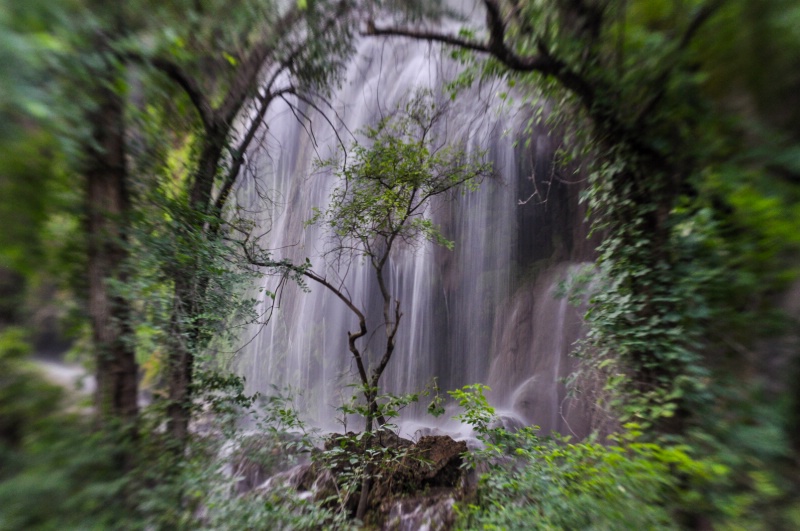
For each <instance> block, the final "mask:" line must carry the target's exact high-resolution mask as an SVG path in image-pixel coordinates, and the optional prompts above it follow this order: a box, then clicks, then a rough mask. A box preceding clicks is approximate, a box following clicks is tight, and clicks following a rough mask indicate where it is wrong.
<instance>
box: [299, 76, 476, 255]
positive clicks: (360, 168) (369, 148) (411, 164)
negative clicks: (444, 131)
mask: <svg viewBox="0 0 800 531" xmlns="http://www.w3.org/2000/svg"><path fill="white" fill-rule="evenodd" d="M445 112H447V109H446V107H445V108H442V107H437V104H436V102H434V101H433V98H432V97H431V95H430V94H429V93H428V92H425V91H422V92H419V93H417V94H416V95H415V96H414V97H413V98H412V99H411V100H410V101H409V102H408V103H407V104H406V105H405V107H404V108H403V109H399V110H398V111H396V112H395V113H392V114H390V115H389V116H387V117H384V118H383V119H381V120H380V121H379V122H378V124H377V125H376V126H374V127H367V128H366V129H365V130H364V131H363V132H362V134H363V136H364V139H365V142H364V143H363V144H362V143H356V144H354V145H353V146H352V147H351V149H350V151H349V153H348V154H347V158H346V160H345V162H344V164H343V165H342V167H341V169H340V170H339V171H337V177H338V179H339V181H340V184H339V185H337V187H336V188H335V189H334V191H333V193H332V194H331V202H330V204H329V206H328V207H327V209H326V210H325V212H322V211H320V210H317V211H316V212H315V215H314V217H313V218H312V219H311V220H309V223H319V224H324V225H325V226H327V227H328V228H329V229H330V231H331V233H332V234H333V235H334V236H335V237H336V238H337V239H338V242H337V244H336V247H335V248H336V249H337V251H338V252H340V253H341V252H343V251H351V250H352V251H353V252H355V254H360V255H362V256H365V257H366V258H369V259H370V260H371V261H373V263H374V264H377V262H378V261H379V260H380V258H382V257H383V255H384V254H385V252H386V251H384V249H383V248H384V247H388V248H389V249H391V246H392V244H393V243H394V241H395V240H399V241H402V242H403V243H405V244H407V245H411V246H414V245H417V244H419V243H421V242H423V241H430V242H433V243H436V244H438V245H443V246H445V247H448V248H452V246H453V243H452V242H450V241H449V240H447V239H446V238H445V237H444V236H443V235H442V234H441V232H440V231H439V229H438V227H436V225H435V224H434V223H433V220H432V219H431V217H430V213H429V210H430V209H431V207H432V206H433V205H432V204H431V203H432V200H433V198H434V197H437V196H441V195H443V194H446V193H448V192H455V191H457V190H462V189H463V190H466V191H471V190H475V189H476V188H477V186H478V185H479V184H480V182H481V180H482V179H483V178H484V177H486V176H488V175H489V174H490V173H491V165H490V164H489V163H487V162H484V161H483V160H482V159H483V158H484V153H482V152H478V153H474V154H469V153H467V152H466V151H465V150H464V149H463V148H461V147H458V146H450V145H444V144H443V143H442V142H441V141H440V140H439V139H438V135H437V131H436V127H437V125H438V123H439V122H440V120H441V118H442V117H443V116H444V113H445ZM321 165H322V166H323V167H325V166H332V167H337V168H338V166H339V163H338V161H336V160H330V161H324V162H322V163H321ZM463 190H462V191H463Z"/></svg>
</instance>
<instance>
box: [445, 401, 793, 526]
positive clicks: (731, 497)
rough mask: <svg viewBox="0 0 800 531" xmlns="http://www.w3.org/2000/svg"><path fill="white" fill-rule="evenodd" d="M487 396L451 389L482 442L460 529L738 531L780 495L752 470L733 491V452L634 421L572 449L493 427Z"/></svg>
mask: <svg viewBox="0 0 800 531" xmlns="http://www.w3.org/2000/svg"><path fill="white" fill-rule="evenodd" d="M483 390H484V387H483V386H466V387H465V388H463V389H462V390H458V391H455V392H453V394H454V396H457V397H458V398H459V402H460V404H461V406H462V407H463V408H464V412H463V413H461V414H460V415H459V417H458V418H460V419H462V420H463V421H465V422H470V423H471V424H472V425H473V427H474V428H475V431H476V432H477V433H478V438H479V440H480V441H481V442H482V443H483V448H482V449H480V450H477V451H475V452H473V454H472V456H471V463H472V466H475V467H477V469H478V470H480V471H482V473H481V474H480V480H479V483H478V486H477V491H476V492H475V494H474V496H473V498H472V499H468V500H466V502H464V503H460V504H459V505H458V507H457V510H458V512H459V515H460V520H459V523H458V527H459V528H463V529H477V528H480V529H620V528H626V529H628V528H630V529H642V528H646V529H683V528H686V527H687V526H689V525H692V524H691V522H695V523H697V522H698V521H699V520H697V518H701V519H702V521H705V522H709V523H712V525H715V528H717V527H716V526H719V528H721V529H729V528H730V529H741V528H743V527H741V526H742V524H743V520H742V518H743V517H744V515H746V514H748V513H749V512H750V511H752V510H754V509H755V508H756V507H757V505H758V501H757V500H759V499H761V500H764V499H767V498H769V497H770V496H780V494H778V492H779V491H778V490H777V488H776V487H775V486H774V484H773V483H771V481H772V480H771V479H770V478H769V476H766V475H764V472H763V471H762V472H756V471H753V472H751V474H752V476H751V479H753V480H754V486H753V488H752V490H750V491H749V492H748V493H746V494H745V493H743V492H741V491H737V490H736V489H735V488H731V480H732V479H733V477H734V476H735V475H737V474H738V472H737V468H736V467H739V466H741V465H742V464H743V463H741V462H739V463H733V462H729V461H727V458H728V456H729V455H730V454H724V453H719V454H717V455H715V456H714V457H704V455H705V454H706V452H705V451H704V450H701V449H700V448H698V447H694V446H690V445H688V444H685V443H682V444H675V443H669V442H663V441H662V442H647V441H644V440H643V438H642V436H643V432H642V431H641V429H640V428H639V427H638V426H636V425H635V424H628V425H626V426H624V428H623V429H622V430H621V431H620V432H619V433H617V434H616V435H614V436H611V437H609V438H608V440H607V441H605V442H601V441H599V440H598V439H597V438H595V437H590V438H588V439H586V440H584V441H581V442H577V443H576V442H572V441H570V440H569V438H562V437H558V436H556V437H553V438H544V437H540V436H539V435H538V434H537V429H538V428H537V427H535V426H532V427H525V428H522V429H520V430H518V431H516V432H513V433H512V432H508V431H506V430H505V429H503V428H502V427H492V422H491V420H492V419H493V417H494V414H493V411H492V408H491V407H490V406H489V405H488V402H487V401H486V400H485V397H483ZM494 424H495V425H497V424H496V423H494ZM726 461H727V462H726ZM701 515H702V516H701ZM796 516H797V515H794V516H792V514H791V511H786V512H785V513H784V515H783V518H786V519H785V520H780V519H776V520H773V521H772V523H773V525H780V526H789V527H791V523H790V522H792V520H791V518H796ZM753 524H754V525H755V522H753ZM744 527H747V528H749V526H747V525H745V526H744Z"/></svg>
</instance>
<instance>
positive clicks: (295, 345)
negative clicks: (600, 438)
mask: <svg viewBox="0 0 800 531" xmlns="http://www.w3.org/2000/svg"><path fill="white" fill-rule="evenodd" d="M456 73H457V65H454V64H452V63H451V62H449V61H442V60H440V58H439V57H438V48H437V47H431V46H429V45H427V44H424V43H418V42H408V41H400V40H394V41H382V40H375V39H372V40H364V41H362V42H361V44H360V47H359V53H358V55H357V58H356V59H355V60H354V61H353V62H352V64H351V66H350V68H349V71H348V73H347V78H346V82H345V83H344V85H343V87H342V89H341V90H340V91H339V92H338V93H337V94H336V95H335V97H334V100H333V108H334V109H335V110H336V116H333V114H331V115H330V116H328V117H327V120H325V119H322V117H317V118H315V119H314V122H313V125H312V127H308V126H305V127H304V126H303V125H301V124H300V123H299V122H298V121H297V120H296V119H295V116H293V114H292V113H291V112H289V110H288V109H287V108H283V109H278V108H275V109H273V112H272V115H271V116H270V117H269V119H268V123H270V124H271V127H270V130H269V133H268V135H267V136H265V142H264V143H263V147H262V148H261V151H260V152H259V153H258V154H257V157H258V159H259V160H258V164H257V166H258V167H259V168H260V170H261V174H260V175H259V176H258V178H257V179H255V180H249V181H248V182H247V183H246V184H244V185H242V186H241V187H240V189H239V190H238V199H239V203H240V204H241V205H244V206H245V207H247V208H248V209H250V210H252V211H256V210H260V213H259V214H258V215H255V217H256V219H257V222H258V224H259V225H260V227H259V228H258V229H257V230H256V232H258V231H259V230H260V231H261V232H267V231H269V234H268V235H267V236H265V237H264V238H263V239H262V241H261V245H262V246H264V247H268V248H270V249H275V250H276V251H275V255H277V256H278V257H285V258H289V259H291V260H293V261H295V262H303V261H304V260H305V259H306V258H308V259H310V261H311V263H312V264H313V268H314V270H315V271H316V272H318V273H320V274H323V275H326V276H327V277H328V278H329V279H341V280H342V282H343V285H344V286H345V287H346V288H347V290H348V291H349V293H350V294H351V296H352V297H353V300H354V302H355V303H356V304H357V305H358V306H359V307H361V308H363V309H365V310H366V311H365V313H366V314H367V316H368V326H369V329H370V334H369V335H368V336H366V337H365V338H363V339H362V340H361V341H363V342H364V343H363V344H365V345H368V346H367V347H366V350H367V352H368V355H372V356H373V362H374V361H375V356H377V355H379V353H380V352H378V353H375V354H373V353H372V352H371V351H370V348H371V347H373V346H374V348H375V350H377V351H380V348H381V346H382V344H383V341H384V338H383V336H384V331H383V329H382V328H381V327H380V324H381V322H382V321H381V317H382V312H381V299H380V296H379V292H378V288H377V285H376V282H375V281H374V279H373V278H372V271H371V270H370V268H369V267H368V266H367V265H365V264H362V263H360V261H359V260H356V261H355V262H353V263H346V264H344V263H343V264H340V265H339V267H338V269H337V267H335V264H326V257H325V251H326V243H327V240H326V237H325V233H324V231H323V230H322V229H320V228H318V227H314V226H306V223H305V222H306V220H308V219H309V218H311V216H312V209H313V207H319V208H323V209H324V208H325V206H326V204H327V200H328V199H327V198H328V194H329V193H330V191H331V190H332V188H333V186H334V181H335V179H334V177H333V176H332V175H330V174H329V173H321V172H319V171H317V170H315V166H314V161H315V159H317V158H318V157H320V156H321V157H323V158H325V157H327V156H330V155H331V154H332V153H333V151H335V149H336V148H337V145H338V144H337V139H338V138H341V139H343V140H344V141H345V143H347V142H348V138H352V137H350V136H349V135H350V132H355V131H357V130H358V129H359V128H361V127H363V126H366V125H374V124H375V123H376V122H377V121H378V120H379V119H380V117H381V116H383V115H385V113H386V112H388V111H390V110H391V109H393V108H395V107H396V106H397V105H401V104H403V103H404V102H405V101H406V99H407V98H408V97H409V96H410V95H412V94H413V93H414V91H415V90H416V89H418V88H420V87H427V88H430V89H432V90H433V92H434V94H436V95H438V96H440V99H441V100H442V101H443V102H444V101H445V100H447V98H446V97H441V87H442V86H443V84H444V83H445V82H446V81H448V80H449V79H451V78H452V76H453V75H455V74H456ZM501 88H502V87H498V86H483V87H479V88H475V89H473V90H472V91H471V92H469V93H465V94H461V95H460V96H459V97H458V98H457V100H456V102H454V103H453V104H452V108H451V109H450V110H449V112H448V115H447V118H446V120H445V121H444V122H443V123H442V124H441V127H440V128H439V133H440V134H441V135H442V136H446V138H447V140H448V141H449V142H458V143H461V144H462V145H464V146H466V148H467V149H468V150H472V151H474V150H478V149H484V150H486V151H487V156H488V157H489V159H490V160H491V162H492V163H493V165H494V169H495V172H496V173H497V177H496V178H494V179H491V180H488V181H485V182H484V183H483V185H482V186H481V188H480V190H479V191H477V192H472V193H466V194H465V195H463V196H462V197H459V198H457V199H456V200H454V201H451V202H442V203H440V204H437V205H436V207H437V208H436V211H435V213H434V215H433V217H434V220H435V222H436V223H437V224H439V225H440V226H441V227H442V231H443V233H444V235H445V236H446V237H447V238H449V239H451V240H453V241H454V242H455V248H454V250H453V251H449V250H447V249H445V248H440V247H435V246H433V245H430V244H425V245H420V246H419V247H418V248H417V249H409V248H398V249H397V250H396V252H395V253H394V255H393V256H392V259H391V262H390V264H389V266H388V267H389V269H388V270H389V274H388V278H389V281H390V283H391V288H390V289H391V291H392V293H393V295H394V296H395V297H396V299H397V300H399V301H400V304H401V308H402V312H403V318H402V321H401V325H400V330H399V333H398V338H397V347H396V351H395V354H394V357H393V359H392V360H391V362H390V364H389V366H388V368H387V371H386V373H385V374H384V377H383V379H382V382H381V385H382V391H384V392H386V391H388V392H393V393H406V392H415V391H419V390H421V389H422V388H424V387H425V385H426V384H428V383H429V382H430V381H431V380H432V378H434V377H436V378H437V380H438V385H439V387H440V388H441V389H453V388H457V387H461V386H463V385H465V384H470V383H478V382H480V383H486V384H489V385H490V386H491V387H492V388H493V391H492V394H491V395H490V399H491V401H492V402H493V403H494V404H496V405H498V406H500V407H501V408H505V410H507V411H509V413H510V414H513V415H516V416H518V417H521V419H523V421H524V422H530V423H535V424H538V425H540V426H541V427H542V428H543V430H545V431H549V430H559V431H565V432H566V431H571V432H573V433H578V434H580V433H582V432H583V431H584V430H585V421H584V414H583V413H582V412H581V411H580V408H576V407H574V405H570V404H568V405H567V406H566V407H564V404H565V403H566V402H565V401H566V397H565V390H564V387H563V385H562V384H560V383H559V382H558V380H559V378H563V377H565V376H566V375H568V374H569V372H570V370H571V366H572V365H571V360H570V359H569V358H568V353H569V351H570V350H571V346H572V344H573V342H574V341H575V339H576V338H577V337H578V336H579V334H580V316H579V312H578V311H577V309H575V308H573V307H571V306H568V305H567V303H566V300H564V299H556V298H555V297H554V292H553V290H554V286H555V285H556V284H557V283H558V282H559V281H561V280H563V279H564V278H565V277H566V275H568V274H569V271H570V269H571V268H572V267H574V266H571V265H570V263H574V262H575V261H577V260H582V259H583V260H585V259H587V258H589V257H590V256H589V255H590V252H591V251H587V250H586V249H588V248H589V246H588V245H585V244H581V243H580V240H581V238H583V240H585V233H584V232H583V231H584V229H583V228H582V226H581V219H582V215H581V213H580V210H579V209H578V207H577V193H576V191H575V190H568V189H567V188H565V187H564V186H563V185H562V186H561V188H559V189H558V190H561V191H560V192H558V190H557V189H556V188H557V187H556V186H555V185H553V183H552V181H553V177H552V175H551V174H552V171H551V170H552V160H553V152H554V148H553V146H552V141H551V139H550V138H549V136H548V134H547V132H546V131H545V130H543V129H541V128H539V127H536V128H535V130H534V132H533V133H531V132H530V131H529V132H527V133H524V130H525V124H526V118H527V116H526V115H525V113H523V112H521V111H519V110H513V109H512V110H509V109H506V110H505V111H501V110H500V109H499V108H498V103H499V102H500V99H499V98H498V97H497V92H499V91H500V90H501ZM328 120H330V121H331V122H333V123H335V124H336V125H337V131H336V134H334V131H333V129H332V128H331V127H330V125H329V123H328ZM309 132H313V134H314V135H315V137H314V138H315V140H316V143H315V142H314V141H313V140H312V136H311V135H310V134H309ZM525 138H530V140H531V141H530V142H529V143H526V142H524V141H520V142H519V143H517V142H515V140H524V139H525ZM527 145H529V146H530V147H523V146H527ZM532 176H535V180H532V179H531V177H532ZM551 185H552V186H551ZM543 186H549V187H550V188H549V189H550V190H555V191H554V192H553V194H552V196H551V195H550V194H548V196H547V198H546V199H547V201H544V199H545V197H544V196H543V195H542V194H541V190H540V194H539V195H538V196H536V198H535V199H534V200H531V201H529V202H527V203H526V204H524V205H522V204H520V200H521V199H526V198H528V197H529V196H531V195H532V193H533V191H534V190H535V189H536V190H539V187H543ZM264 196H268V197H269V198H270V199H271V202H270V203H268V204H267V205H266V206H265V204H264V202H263V201H262V198H263V197H264ZM537 209H538V210H537ZM556 225H561V226H556ZM536 271H538V272H536ZM534 273H535V274H534ZM275 282H276V279H275V278H273V277H267V278H266V279H265V284H264V286H262V287H263V288H264V289H266V290H270V291H274V290H275ZM308 289H309V290H310V291H309V292H305V291H303V290H302V289H300V288H299V287H297V286H295V285H288V286H287V287H286V288H285V289H284V290H283V291H282V293H280V294H279V297H278V299H277V301H276V302H277V305H276V308H275V309H274V312H273V313H272V317H271V320H270V321H269V324H268V325H267V326H265V327H263V329H258V330H256V329H253V330H251V331H250V334H251V336H252V340H251V341H249V343H248V344H247V346H246V347H245V348H244V349H243V350H242V351H241V355H240V358H239V360H238V369H239V371H240V372H241V373H242V374H243V375H244V376H245V377H246V381H247V384H248V388H249V390H250V391H261V392H262V393H269V392H270V391H271V388H272V386H275V387H278V388H284V387H286V386H291V387H292V388H294V389H295V391H296V392H298V391H299V392H300V393H301V396H302V398H301V400H300V403H301V406H302V407H303V408H304V409H305V410H306V413H307V414H308V416H309V418H310V420H311V421H312V422H315V423H317V424H318V425H320V426H322V427H323V428H327V429H340V428H341V426H338V425H337V424H336V422H335V421H334V419H335V417H336V411H335V408H336V407H337V406H338V405H340V404H341V403H342V401H343V398H344V397H345V396H349V395H351V394H352V390H351V389H349V388H346V387H345V386H346V385H348V384H352V383H356V382H357V381H358V377H357V374H356V372H355V365H354V363H353V360H352V356H351V354H350V353H349V351H348V348H347V332H348V331H353V330H356V329H357V321H356V319H355V318H354V317H353V315H352V314H351V313H350V312H349V310H348V309H347V308H346V307H345V306H344V304H343V303H342V302H341V301H340V300H339V299H337V298H336V297H334V296H333V295H332V294H331V293H329V292H328V291H327V290H326V289H324V288H323V287H322V286H319V285H314V284H313V283H309V285H308ZM264 299H265V300H264V301H263V303H262V306H263V307H262V308H261V310H262V312H263V313H266V312H268V311H269V307H270V306H271V305H272V304H273V301H272V300H271V299H269V298H266V297H265V298H264ZM248 339H250V338H248ZM419 414H421V412H419V411H418V412H411V413H410V415H409V416H412V417H413V416H419ZM417 421H418V422H420V423H422V424H423V425H425V424H426V423H427V424H433V421H432V419H431V421H430V422H429V421H427V420H420V419H419V418H418V419H417Z"/></svg>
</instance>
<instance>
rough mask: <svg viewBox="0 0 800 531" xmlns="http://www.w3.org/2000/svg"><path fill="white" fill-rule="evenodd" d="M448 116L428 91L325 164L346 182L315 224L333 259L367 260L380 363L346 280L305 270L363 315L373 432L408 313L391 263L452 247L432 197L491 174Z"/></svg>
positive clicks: (355, 336) (354, 343)
mask: <svg viewBox="0 0 800 531" xmlns="http://www.w3.org/2000/svg"><path fill="white" fill-rule="evenodd" d="M445 113H446V109H445V108H444V107H437V105H436V104H435V103H434V102H433V100H432V97H431V95H430V93H429V92H427V91H421V92H419V93H417V94H416V95H415V96H414V97H413V98H412V99H411V101H410V102H409V103H408V104H407V105H405V107H403V108H400V109H398V110H397V111H395V112H394V113H393V114H391V115H389V116H387V117H385V118H383V119H382V120H381V121H380V122H378V124H377V125H376V126H374V127H367V128H366V129H365V130H363V132H362V134H363V136H364V138H365V140H366V145H365V144H360V143H355V144H354V145H353V146H352V147H351V149H350V153H349V154H348V155H347V157H346V158H345V162H344V163H343V164H340V162H339V161H338V160H336V159H332V160H327V161H323V162H321V163H320V165H321V167H332V168H335V174H336V177H337V178H338V180H339V183H338V185H337V186H336V187H335V189H334V190H333V193H332V195H331V201H330V204H329V206H328V207H327V208H326V209H325V210H324V211H322V210H319V209H317V210H316V211H315V214H314V217H313V218H312V219H311V220H310V221H309V223H311V224H317V225H321V226H323V227H325V228H326V229H328V231H329V233H330V235H331V236H332V241H333V247H332V249H331V250H330V252H329V254H328V256H329V257H332V258H333V259H334V260H335V261H336V262H337V263H338V262H340V261H341V260H342V258H345V257H347V258H351V259H352V258H356V257H361V258H363V259H365V261H366V263H368V264H369V266H370V267H371V268H372V271H373V273H374V275H375V279H376V281H377V283H378V287H379V289H380V293H381V297H382V299H383V325H384V328H385V332H386V342H385V344H384V346H383V353H382V355H381V357H380V359H379V361H378V363H377V365H376V366H375V367H372V368H370V367H369V366H368V363H367V361H366V360H365V356H364V346H363V345H361V344H360V343H359V339H361V338H362V337H364V336H366V335H367V332H368V330H367V323H366V317H365V315H364V310H363V309H362V308H359V306H358V305H357V304H356V303H355V302H354V301H353V298H352V297H351V296H350V294H349V293H348V292H347V290H346V289H344V288H343V287H342V283H341V282H338V283H336V284H334V283H332V282H329V281H328V280H327V279H326V278H325V277H323V276H321V275H319V274H317V273H315V272H314V271H312V270H311V269H306V270H304V271H303V274H304V275H305V276H306V277H308V278H310V279H312V280H313V281H315V282H317V283H319V284H322V285H323V286H325V287H326V288H327V289H329V290H330V291H331V292H332V293H333V294H334V295H336V296H337V297H338V298H339V299H340V300H341V301H342V302H344V304H345V305H346V306H347V307H348V308H349V309H350V311H351V312H353V314H354V315H355V316H356V317H357V318H358V330H357V331H355V332H348V334H347V336H348V346H349V349H350V352H351V353H352V355H353V359H354V360H355V362H356V367H357V369H358V374H359V378H360V380H361V385H362V387H363V391H362V392H363V394H364V398H365V399H366V411H367V413H366V415H365V417H366V418H365V423H366V424H365V427H366V431H368V432H369V431H371V430H372V427H373V421H375V420H376V419H377V420H378V421H379V423H380V424H382V423H384V422H383V419H382V416H381V415H380V413H379V410H378V403H377V398H378V385H379V383H380V379H381V376H382V375H383V373H384V371H385V369H386V366H387V365H388V363H389V361H390V360H391V358H392V354H393V353H394V349H395V340H396V337H397V331H398V329H399V326H400V319H401V318H402V316H403V314H402V312H401V310H400V301H399V300H397V298H396V297H395V296H394V294H393V293H392V292H391V291H390V289H389V287H388V283H387V280H388V279H387V272H386V264H387V263H388V261H389V259H390V258H391V256H392V253H393V252H395V251H396V250H397V249H398V245H400V244H403V245H406V246H412V247H413V246H415V245H418V244H420V243H422V242H424V241H430V242H433V243H436V244H439V245H444V246H445V247H448V248H452V247H453V242H451V241H449V240H447V239H446V238H445V237H444V236H443V235H442V233H441V232H440V230H439V228H438V227H437V226H436V225H435V224H434V222H433V220H432V219H431V217H430V208H431V206H432V201H433V200H434V198H437V197H439V196H446V195H449V194H451V193H453V192H456V191H457V190H464V189H466V190H474V189H476V188H477V186H478V185H479V183H480V182H481V181H482V179H483V178H484V177H486V176H487V175H489V174H490V172H491V165H490V164H489V163H487V162H484V161H483V155H484V153H483V152H478V153H474V154H468V153H467V152H466V151H464V149H463V148H461V147H457V146H451V145H447V144H446V143H445V142H444V141H441V140H440V139H439V138H438V136H437V134H436V131H435V129H436V125H437V123H438V122H439V121H440V120H441V119H442V118H443V117H444V116H445ZM370 369H371V370H370Z"/></svg>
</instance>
